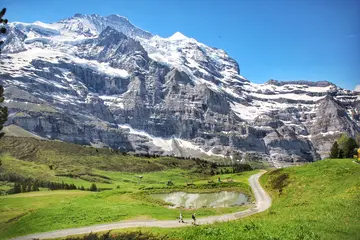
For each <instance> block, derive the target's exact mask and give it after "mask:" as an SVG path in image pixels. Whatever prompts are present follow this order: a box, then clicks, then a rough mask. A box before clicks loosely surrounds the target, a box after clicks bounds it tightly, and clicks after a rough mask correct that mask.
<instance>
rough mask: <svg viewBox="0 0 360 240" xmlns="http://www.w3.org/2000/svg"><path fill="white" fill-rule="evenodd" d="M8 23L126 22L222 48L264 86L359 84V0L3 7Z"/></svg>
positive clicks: (52, 1) (23, 0)
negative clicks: (118, 18)
mask: <svg viewBox="0 0 360 240" xmlns="http://www.w3.org/2000/svg"><path fill="white" fill-rule="evenodd" d="M1 5H2V6H4V7H7V8H8V12H7V15H6V16H7V18H8V19H9V21H22V22H34V21H37V20H39V21H43V22H54V21H58V20H60V19H63V18H67V17H70V16H72V15H74V14H75V13H83V14H92V13H96V14H100V15H105V16H106V15H110V14H113V13H116V14H119V15H122V16H125V17H127V18H128V19H129V20H130V21H131V22H132V23H133V24H135V25H137V26H138V27H140V28H142V29H144V30H147V31H150V32H151V33H154V34H158V35H160V36H163V37H168V36H170V35H172V34H173V33H175V32H176V31H179V32H182V33H183V34H184V35H186V36H188V37H192V38H195V39H197V40H198V41H200V42H203V43H205V44H207V45H210V46H213V47H217V48H221V49H224V50H225V51H226V52H227V53H228V54H229V55H230V56H231V57H233V58H235V59H236V60H237V61H238V63H239V65H240V71H241V75H243V76H244V77H246V78H248V79H249V80H251V81H253V82H257V83H262V82H265V81H267V80H268V79H278V80H299V79H301V80H312V81H318V80H328V81H331V82H333V83H336V84H337V85H339V86H341V87H343V88H346V89H354V87H355V85H356V84H360V1H359V0H246V1H243V0H212V1H211V0H207V1H206V0H114V1H112V0H96V1H95V0H86V1H83V0H71V1H69V0H61V1H57V0H31V1H29V0H0V7H2V6H1Z"/></svg>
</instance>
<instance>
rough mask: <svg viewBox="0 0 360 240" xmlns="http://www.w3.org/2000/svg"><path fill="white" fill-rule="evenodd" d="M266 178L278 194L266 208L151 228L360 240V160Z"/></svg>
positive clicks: (179, 235) (175, 233) (194, 234)
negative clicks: (207, 222) (233, 217)
mask: <svg viewBox="0 0 360 240" xmlns="http://www.w3.org/2000/svg"><path fill="white" fill-rule="evenodd" d="M261 182H262V184H263V185H264V186H266V188H267V190H268V191H269V192H270V193H271V196H272V199H273V205H272V206H271V208H270V209H269V210H267V211H266V212H264V213H260V214H258V215H254V216H251V217H249V218H245V219H242V220H238V221H234V222H228V223H218V224H214V225H211V226H200V227H190V228H186V229H171V230H169V229H152V230H151V232H152V233H155V234H159V236H163V235H164V234H166V235H167V236H168V238H169V239H216V240H218V239H234V240H235V239H236V240H238V239H309V240H312V239H334V240H335V239H336V240H337V239H354V240H355V239H359V236H360V164H356V163H354V162H353V160H350V159H348V160H347V159H342V160H323V161H318V162H315V163H311V164H307V165H304V166H300V167H291V168H285V169H280V170H275V171H272V172H269V173H268V174H266V175H264V176H263V177H262V179H261ZM124 231H126V230H122V231H119V232H124ZM142 231H145V232H147V231H149V230H148V229H142ZM115 232H116V231H115ZM115 232H113V233H112V234H114V233H115Z"/></svg>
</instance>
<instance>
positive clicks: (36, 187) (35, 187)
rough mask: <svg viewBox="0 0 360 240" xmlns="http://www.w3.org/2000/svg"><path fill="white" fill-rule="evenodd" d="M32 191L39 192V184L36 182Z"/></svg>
mask: <svg viewBox="0 0 360 240" xmlns="http://www.w3.org/2000/svg"><path fill="white" fill-rule="evenodd" d="M32 191H34V192H35V191H39V187H38V184H37V182H35V183H34V184H33V186H32Z"/></svg>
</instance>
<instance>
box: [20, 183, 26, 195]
mask: <svg viewBox="0 0 360 240" xmlns="http://www.w3.org/2000/svg"><path fill="white" fill-rule="evenodd" d="M21 192H22V193H24V192H26V185H25V183H22V184H21Z"/></svg>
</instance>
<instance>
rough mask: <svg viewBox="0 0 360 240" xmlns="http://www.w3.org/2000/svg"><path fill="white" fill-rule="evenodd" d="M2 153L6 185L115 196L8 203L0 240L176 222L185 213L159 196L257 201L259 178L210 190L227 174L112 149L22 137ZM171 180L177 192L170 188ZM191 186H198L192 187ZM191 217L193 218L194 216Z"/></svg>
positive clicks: (241, 178) (27, 198)
mask: <svg viewBox="0 0 360 240" xmlns="http://www.w3.org/2000/svg"><path fill="white" fill-rule="evenodd" d="M0 151H1V152H2V153H3V154H2V155H0V160H1V162H2V165H1V167H0V176H2V177H6V176H9V175H16V176H20V177H23V178H31V179H34V180H41V181H53V182H62V181H63V182H65V183H68V184H72V183H73V184H75V185H76V186H84V187H85V188H88V187H90V185H91V184H92V183H93V182H94V183H96V185H97V186H98V187H100V188H111V189H112V190H108V191H103V192H89V191H77V190H56V191H49V190H48V189H45V188H43V189H40V190H41V191H39V192H29V193H21V194H14V195H8V196H0V239H7V238H10V237H14V236H20V235H26V234H30V233H35V232H42V231H50V230H56V229H62V228H71V227H80V226H87V225H93V224H98V223H106V222H113V221H120V220H128V219H139V220H140V219H174V220H175V219H176V217H177V216H178V214H179V210H177V209H170V208H169V205H168V204H166V203H165V202H163V201H161V200H157V199H155V198H152V197H151V194H152V193H155V192H172V191H180V190H181V191H187V192H214V191H220V190H224V189H227V190H231V191H235V190H236V191H241V192H244V193H246V194H248V195H249V196H250V197H251V191H250V188H249V186H248V185H247V179H248V177H249V176H250V175H251V174H254V173H255V172H256V171H252V172H251V171H250V172H244V173H241V174H227V175H225V174H222V175H221V177H222V179H226V178H232V179H233V182H224V183H210V184H209V183H208V181H214V182H216V178H217V175H216V176H212V175H210V172H211V171H213V172H217V171H219V169H220V168H218V167H216V166H214V165H212V164H211V163H207V162H204V161H199V160H189V159H175V158H171V157H157V158H144V157H135V156H131V155H123V154H122V153H119V152H116V151H113V150H110V149H96V148H92V147H88V146H81V145H76V144H71V143H64V142H59V141H44V140H40V139H34V138H21V137H4V138H2V139H1V140H0ZM221 169H222V170H225V168H223V167H222V168H221ZM140 175H141V176H142V178H141V179H140V178H139V176H140ZM169 180H171V181H172V182H173V183H174V185H173V186H167V184H166V183H167V182H168V181H169ZM188 183H193V184H194V186H187V184H188ZM11 186H12V183H9V182H4V181H3V182H0V190H7V189H9V188H11ZM250 201H251V199H250ZM246 207H249V206H246ZM241 209H244V207H243V206H239V207H230V208H218V209H214V208H202V209H199V210H197V213H198V214H199V215H200V216H208V215H216V214H222V213H229V212H234V211H239V210H241ZM183 211H184V214H188V215H189V214H190V212H192V211H193V210H183Z"/></svg>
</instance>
